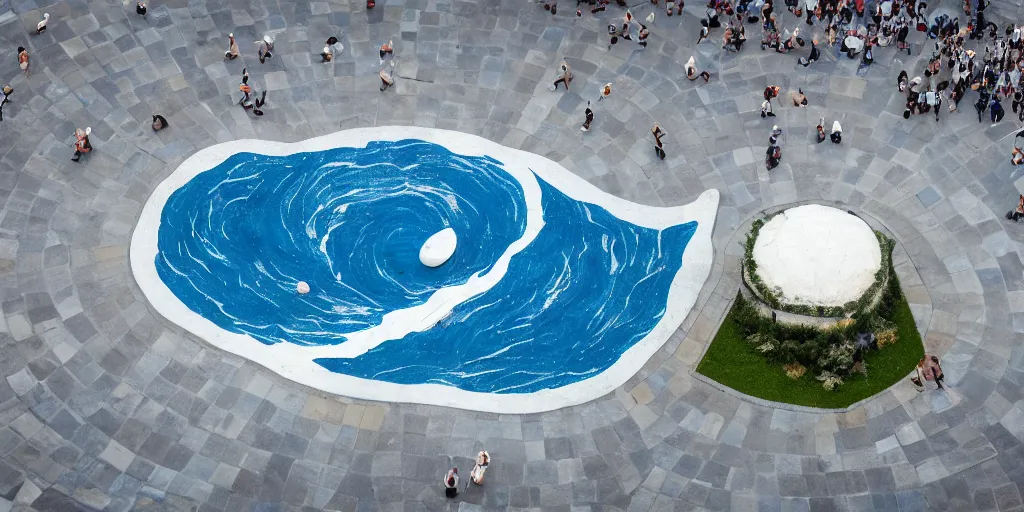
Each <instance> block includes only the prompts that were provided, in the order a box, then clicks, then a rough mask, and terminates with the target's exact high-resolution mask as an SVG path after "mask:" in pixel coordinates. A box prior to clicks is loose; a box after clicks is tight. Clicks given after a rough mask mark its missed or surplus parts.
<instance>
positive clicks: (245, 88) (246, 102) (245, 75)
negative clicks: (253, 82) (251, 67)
mask: <svg viewBox="0 0 1024 512" xmlns="http://www.w3.org/2000/svg"><path fill="white" fill-rule="evenodd" d="M238 90H239V91H241V92H242V99H240V100H238V104H239V105H241V106H242V108H244V109H246V110H249V109H250V108H251V106H252V105H251V104H250V94H252V87H250V86H249V71H248V69H247V68H242V81H241V82H239V83H238Z"/></svg>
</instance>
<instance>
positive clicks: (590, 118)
mask: <svg viewBox="0 0 1024 512" xmlns="http://www.w3.org/2000/svg"><path fill="white" fill-rule="evenodd" d="M583 115H584V121H583V126H581V127H580V131H584V132H589V131H590V123H593V122H594V111H593V110H591V109H590V102H589V101H588V102H587V110H584V111H583ZM0 120H2V117H0Z"/></svg>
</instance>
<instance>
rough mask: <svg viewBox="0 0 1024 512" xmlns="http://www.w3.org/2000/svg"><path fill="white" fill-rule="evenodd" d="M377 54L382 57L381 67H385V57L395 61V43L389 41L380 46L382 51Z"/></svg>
mask: <svg viewBox="0 0 1024 512" xmlns="http://www.w3.org/2000/svg"><path fill="white" fill-rule="evenodd" d="M377 54H378V55H379V56H380V65H381V66H383V65H384V57H391V59H394V58H395V46H394V43H393V42H392V41H391V40H388V42H386V43H384V44H382V45H380V51H378V52H377Z"/></svg>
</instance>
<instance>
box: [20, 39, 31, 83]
mask: <svg viewBox="0 0 1024 512" xmlns="http://www.w3.org/2000/svg"><path fill="white" fill-rule="evenodd" d="M18 67H20V68H21V70H22V71H24V72H25V76H26V77H27V76H28V75H29V69H28V50H26V49H25V47H24V46H19V47H18Z"/></svg>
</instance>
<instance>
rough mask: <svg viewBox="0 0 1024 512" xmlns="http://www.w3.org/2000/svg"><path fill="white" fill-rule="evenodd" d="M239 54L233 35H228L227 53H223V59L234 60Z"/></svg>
mask: <svg viewBox="0 0 1024 512" xmlns="http://www.w3.org/2000/svg"><path fill="white" fill-rule="evenodd" d="M239 55H241V53H240V52H239V51H238V43H236V42H235V34H228V51H226V52H224V58H225V59H228V60H235V59H237V58H238V56H239Z"/></svg>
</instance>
